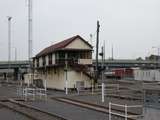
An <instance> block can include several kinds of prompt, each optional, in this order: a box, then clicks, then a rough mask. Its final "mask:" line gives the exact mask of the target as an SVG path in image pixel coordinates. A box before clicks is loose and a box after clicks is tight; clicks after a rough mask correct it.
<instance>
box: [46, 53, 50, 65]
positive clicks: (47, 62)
mask: <svg viewBox="0 0 160 120" xmlns="http://www.w3.org/2000/svg"><path fill="white" fill-rule="evenodd" d="M45 59H46V65H48V64H49V61H48V55H46V56H45Z"/></svg>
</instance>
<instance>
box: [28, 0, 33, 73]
mask: <svg viewBox="0 0 160 120" xmlns="http://www.w3.org/2000/svg"><path fill="white" fill-rule="evenodd" d="M32 22H33V21H32V0H28V60H29V62H30V70H31V67H32V63H31V62H32V33H33V28H32V26H33V25H32Z"/></svg>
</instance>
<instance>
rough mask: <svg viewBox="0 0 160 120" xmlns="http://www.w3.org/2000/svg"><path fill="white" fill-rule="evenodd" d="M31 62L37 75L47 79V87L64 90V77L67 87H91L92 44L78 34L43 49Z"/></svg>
mask: <svg viewBox="0 0 160 120" xmlns="http://www.w3.org/2000/svg"><path fill="white" fill-rule="evenodd" d="M33 62H34V69H35V73H38V75H39V76H38V77H39V78H40V79H43V80H44V79H45V80H47V88H52V89H60V90H64V89H65V80H66V78H67V80H68V88H75V87H76V86H77V85H80V84H81V85H84V87H91V83H92V76H91V75H90V70H91V66H92V46H91V45H90V44H89V43H88V42H87V41H85V40H84V39H83V38H82V37H81V36H79V35H77V36H74V37H71V38H69V39H66V40H64V41H62V42H59V43H57V44H54V45H51V46H49V47H47V48H45V49H43V50H42V51H41V52H39V53H38V54H37V55H36V56H35V57H34V58H33Z"/></svg>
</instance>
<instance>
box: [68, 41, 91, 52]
mask: <svg viewBox="0 0 160 120" xmlns="http://www.w3.org/2000/svg"><path fill="white" fill-rule="evenodd" d="M65 48H72V49H92V48H91V47H90V46H89V45H87V44H86V43H85V42H84V41H82V40H81V39H79V38H77V39H76V40H74V41H73V42H71V43H70V44H69V45H68V46H66V47H65Z"/></svg>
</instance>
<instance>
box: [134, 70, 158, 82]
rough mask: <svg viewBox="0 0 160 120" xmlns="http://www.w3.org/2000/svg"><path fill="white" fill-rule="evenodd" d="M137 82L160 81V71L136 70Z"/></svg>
mask: <svg viewBox="0 0 160 120" xmlns="http://www.w3.org/2000/svg"><path fill="white" fill-rule="evenodd" d="M134 78H135V80H143V81H160V70H141V69H137V70H134Z"/></svg>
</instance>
